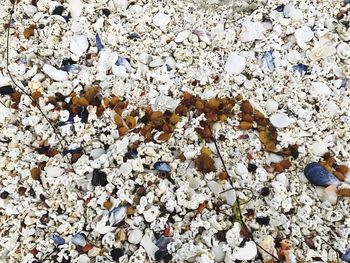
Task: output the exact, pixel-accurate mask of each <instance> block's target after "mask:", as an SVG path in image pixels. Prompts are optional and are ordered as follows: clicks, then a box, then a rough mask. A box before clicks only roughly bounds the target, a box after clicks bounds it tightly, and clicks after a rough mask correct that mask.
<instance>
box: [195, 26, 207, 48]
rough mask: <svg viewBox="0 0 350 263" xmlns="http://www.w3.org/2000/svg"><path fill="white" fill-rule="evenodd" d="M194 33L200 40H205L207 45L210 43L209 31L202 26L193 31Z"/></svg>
mask: <svg viewBox="0 0 350 263" xmlns="http://www.w3.org/2000/svg"><path fill="white" fill-rule="evenodd" d="M192 33H193V34H195V35H196V36H197V37H198V38H199V40H200V41H203V42H204V43H206V44H207V45H210V43H211V42H210V39H209V37H208V35H207V33H206V32H205V31H204V30H203V29H201V28H196V29H195V30H193V31H192Z"/></svg>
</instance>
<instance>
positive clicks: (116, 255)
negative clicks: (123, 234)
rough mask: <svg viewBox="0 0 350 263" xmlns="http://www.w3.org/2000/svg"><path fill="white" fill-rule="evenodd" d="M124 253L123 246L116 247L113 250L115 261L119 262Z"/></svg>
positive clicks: (112, 255)
mask: <svg viewBox="0 0 350 263" xmlns="http://www.w3.org/2000/svg"><path fill="white" fill-rule="evenodd" d="M123 255H124V251H123V249H121V248H114V249H112V250H111V257H112V259H113V260H114V261H115V262H119V258H121V257H122V256H123Z"/></svg>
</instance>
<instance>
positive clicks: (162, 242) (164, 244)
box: [156, 236, 174, 251]
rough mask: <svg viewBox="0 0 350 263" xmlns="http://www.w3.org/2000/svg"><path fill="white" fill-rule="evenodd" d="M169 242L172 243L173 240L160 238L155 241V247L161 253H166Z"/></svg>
mask: <svg viewBox="0 0 350 263" xmlns="http://www.w3.org/2000/svg"><path fill="white" fill-rule="evenodd" d="M171 242H174V239H173V238H171V237H165V236H161V237H160V238H159V239H158V240H157V241H156V246H157V247H159V249H160V250H162V251H167V250H168V249H167V246H168V244H170V243H171Z"/></svg>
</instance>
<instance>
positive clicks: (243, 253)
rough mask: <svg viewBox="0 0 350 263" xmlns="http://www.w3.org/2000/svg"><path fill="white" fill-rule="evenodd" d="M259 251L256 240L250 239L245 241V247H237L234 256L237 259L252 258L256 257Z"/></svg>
mask: <svg viewBox="0 0 350 263" xmlns="http://www.w3.org/2000/svg"><path fill="white" fill-rule="evenodd" d="M257 253H258V250H257V248H256V244H255V242H253V241H248V242H246V243H245V245H244V247H239V248H236V249H235V251H234V252H233V253H232V256H233V258H235V259H237V260H252V259H254V258H255V257H256V255H257Z"/></svg>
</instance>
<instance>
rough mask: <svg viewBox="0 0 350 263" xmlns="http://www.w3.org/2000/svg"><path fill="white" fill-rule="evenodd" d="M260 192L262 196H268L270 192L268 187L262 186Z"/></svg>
mask: <svg viewBox="0 0 350 263" xmlns="http://www.w3.org/2000/svg"><path fill="white" fill-rule="evenodd" d="M260 194H261V195H262V196H268V195H269V194H270V189H269V188H268V187H263V188H262V189H261V190H260Z"/></svg>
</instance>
